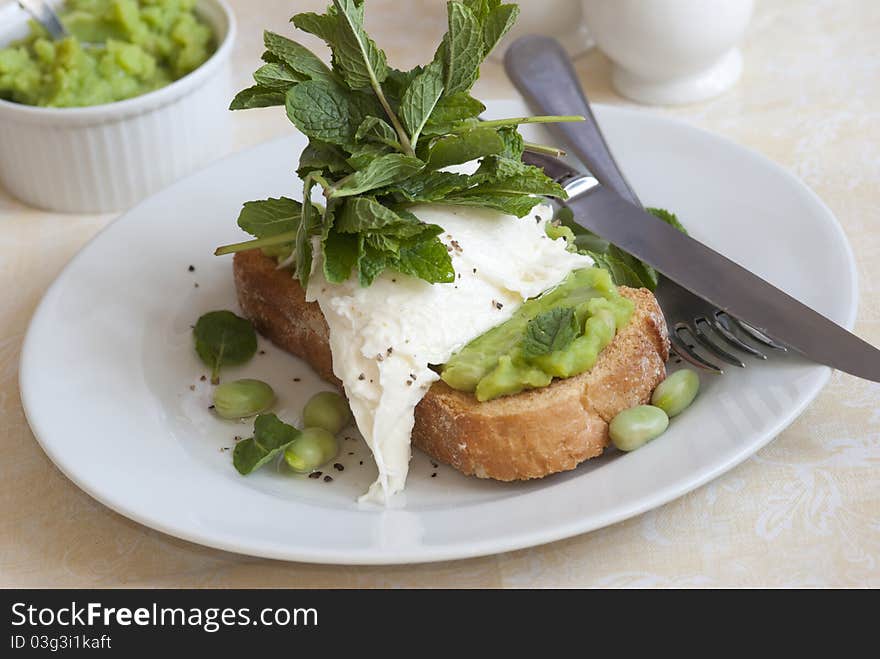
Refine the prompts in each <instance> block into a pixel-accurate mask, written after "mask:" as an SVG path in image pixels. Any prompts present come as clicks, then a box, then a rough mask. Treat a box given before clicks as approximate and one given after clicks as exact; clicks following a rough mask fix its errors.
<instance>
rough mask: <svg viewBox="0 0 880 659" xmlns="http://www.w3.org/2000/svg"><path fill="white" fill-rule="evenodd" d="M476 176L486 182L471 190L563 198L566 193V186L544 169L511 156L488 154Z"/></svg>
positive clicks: (481, 193)
mask: <svg viewBox="0 0 880 659" xmlns="http://www.w3.org/2000/svg"><path fill="white" fill-rule="evenodd" d="M475 178H477V179H479V180H481V181H483V182H481V183H480V185H478V186H477V187H475V188H473V189H472V190H469V191H468V193H467V194H476V195H527V194H534V195H544V196H548V197H559V198H561V199H564V198H565V197H566V194H565V190H564V189H563V188H562V186H561V185H559V184H558V183H556V182H555V181H554V180H553V179H551V178H550V177H548V176H547V175H546V174H545V173H544V171H543V170H541V169H538V168H537V167H532V166H531V165H526V164H524V163H523V162H522V161H516V160H510V159H508V158H498V157H493V158H487V159H486V160H484V161H483V163H482V164H481V165H480V168H479V169H478V170H477V172H476V174H475Z"/></svg>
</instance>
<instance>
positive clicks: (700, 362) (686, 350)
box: [669, 329, 724, 375]
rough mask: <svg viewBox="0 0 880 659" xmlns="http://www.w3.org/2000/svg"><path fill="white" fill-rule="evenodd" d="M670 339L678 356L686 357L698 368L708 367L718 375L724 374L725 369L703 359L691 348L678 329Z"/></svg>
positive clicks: (707, 368)
mask: <svg viewBox="0 0 880 659" xmlns="http://www.w3.org/2000/svg"><path fill="white" fill-rule="evenodd" d="M669 339H670V341H671V342H672V349H673V350H675V352H676V354H678V356H679V357H681V358H682V359H684V360H685V361H686V362H690V363H691V364H693V365H694V366H696V367H698V368H703V369H706V370H707V371H711V372H713V373H716V374H717V375H723V374H724V371H723V370H721V368H720V367H719V366H716V365H715V364H713V363H712V362H710V361H707V360H706V359H703V358H702V357H701V356H700V355H699V354H697V353H696V352H695V351H694V350H693V349H692V348H690V347H689V346H688V345H687V343H685V342H684V341H683V340H682V338H681V337H680V336H679V335H678V331H677V329H676V330H673V331H672V332H670V334H669Z"/></svg>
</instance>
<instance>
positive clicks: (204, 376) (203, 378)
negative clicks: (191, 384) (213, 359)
mask: <svg viewBox="0 0 880 659" xmlns="http://www.w3.org/2000/svg"><path fill="white" fill-rule="evenodd" d="M207 379H208V377H207V376H206V375H203V376H202V377H200V378H199V380H201V381H202V382H204V381H205V380H207Z"/></svg>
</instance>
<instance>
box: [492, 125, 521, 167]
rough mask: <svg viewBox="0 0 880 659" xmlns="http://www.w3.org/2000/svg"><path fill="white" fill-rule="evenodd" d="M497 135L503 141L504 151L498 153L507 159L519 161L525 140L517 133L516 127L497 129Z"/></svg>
mask: <svg viewBox="0 0 880 659" xmlns="http://www.w3.org/2000/svg"><path fill="white" fill-rule="evenodd" d="M498 135H500V136H501V139H502V140H503V141H504V151H502V152H501V153H500V154H499V155H500V156H501V157H502V158H507V159H508V160H513V161H517V162H519V161H521V160H522V155H523V151H524V150H525V142H524V141H523V136H522V135H520V134H519V131H518V130H517V129H516V128H513V127H511V128H502V129H500V130H499V131H498Z"/></svg>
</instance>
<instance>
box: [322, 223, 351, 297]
mask: <svg viewBox="0 0 880 659" xmlns="http://www.w3.org/2000/svg"><path fill="white" fill-rule="evenodd" d="M357 260H358V237H357V235H355V234H351V233H339V232H338V231H330V232H329V233H328V234H327V238H325V239H324V277H325V279H327V281H329V282H330V283H331V284H340V283H342V282H344V281H345V280H346V279H348V278H349V276H351V269H352V268H353V267H354V266H355V264H356V263H357Z"/></svg>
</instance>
